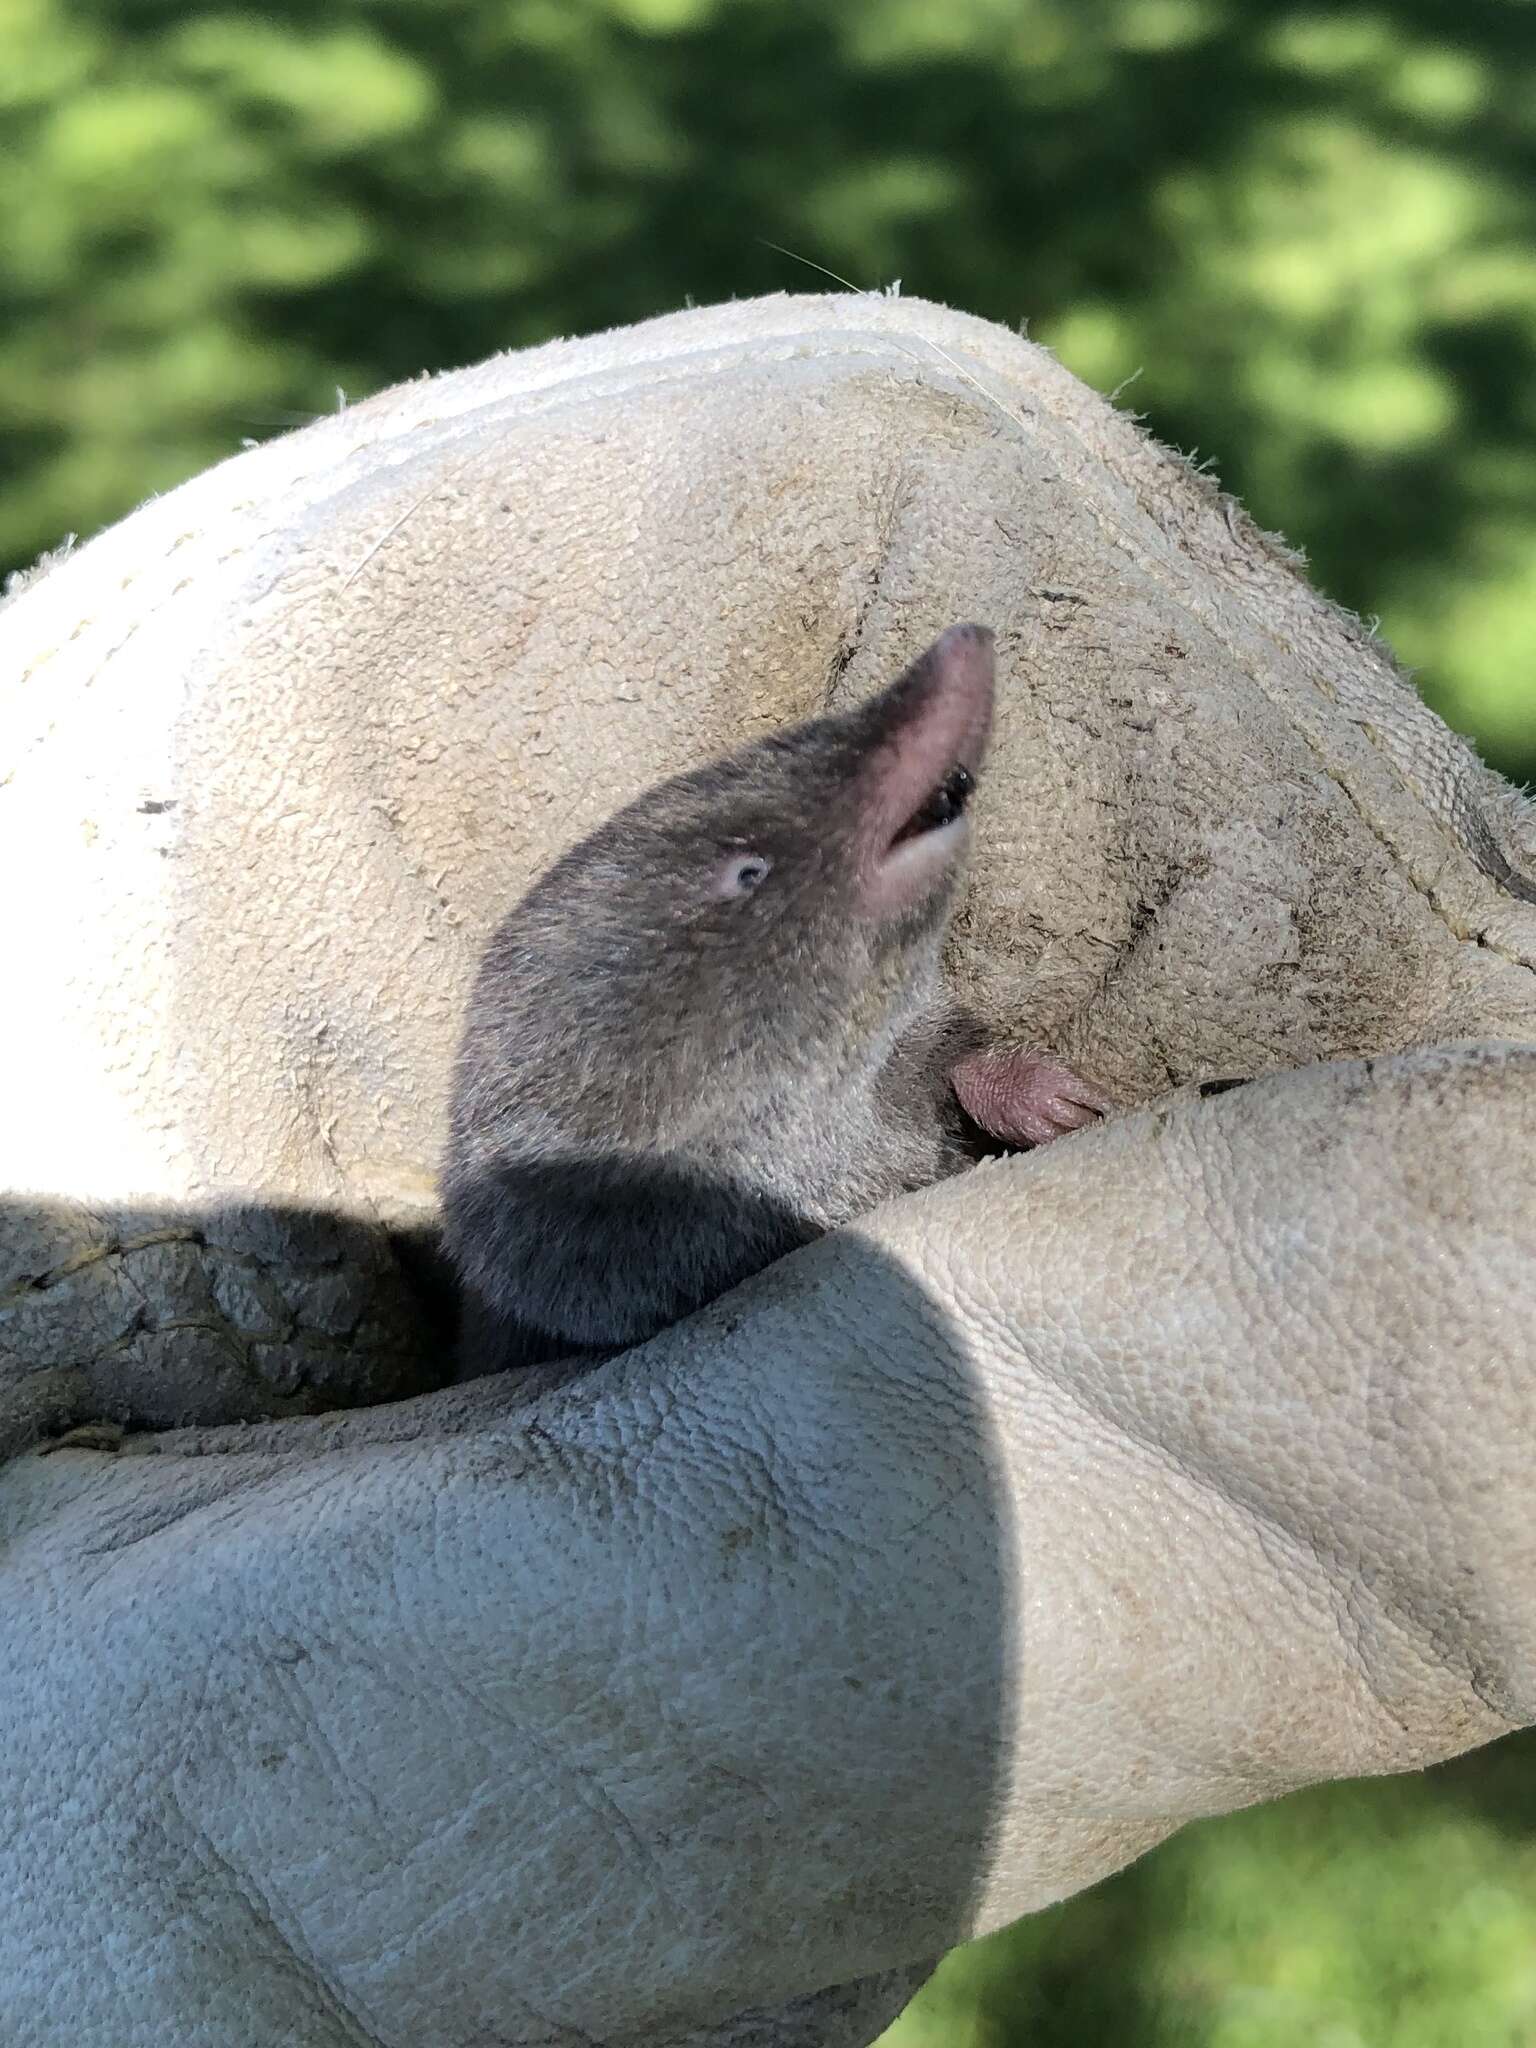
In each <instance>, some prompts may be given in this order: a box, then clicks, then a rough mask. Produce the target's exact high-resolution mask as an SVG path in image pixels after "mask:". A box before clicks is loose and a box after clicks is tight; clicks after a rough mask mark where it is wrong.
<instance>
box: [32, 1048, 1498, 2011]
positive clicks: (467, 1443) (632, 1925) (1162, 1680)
mask: <svg viewBox="0 0 1536 2048" xmlns="http://www.w3.org/2000/svg"><path fill="white" fill-rule="evenodd" d="M1533 1084H1536V1050H1532V1049H1528V1048H1513V1047H1507V1048H1501V1047H1497V1046H1487V1047H1481V1048H1471V1049H1465V1050H1461V1049H1458V1050H1452V1051H1447V1052H1440V1053H1428V1054H1421V1055H1403V1056H1399V1057H1396V1058H1392V1059H1385V1060H1381V1061H1378V1062H1375V1063H1371V1064H1357V1063H1344V1064H1340V1065H1337V1066H1332V1067H1324V1068H1315V1069H1312V1070H1309V1071H1307V1072H1303V1073H1299V1074H1295V1075H1288V1076H1283V1077H1279V1078H1276V1079H1272V1080H1269V1081H1266V1082H1262V1083H1258V1084H1255V1085H1254V1086H1253V1087H1251V1088H1248V1089H1242V1090H1238V1091H1236V1092H1235V1093H1232V1094H1228V1095H1223V1096H1221V1097H1218V1098H1216V1099H1214V1100H1211V1101H1206V1102H1201V1101H1198V1100H1193V1099H1185V1100H1183V1101H1181V1102H1178V1103H1176V1104H1173V1105H1172V1106H1170V1107H1166V1108H1161V1109H1156V1110H1151V1111H1146V1112H1143V1113H1141V1114H1139V1115H1136V1116H1134V1117H1129V1118H1126V1119H1123V1120H1122V1121H1120V1122H1118V1123H1115V1124H1111V1125H1108V1126H1106V1127H1103V1128H1101V1129H1100V1130H1098V1131H1095V1132H1090V1133H1086V1134H1082V1135H1079V1136H1075V1137H1073V1138H1070V1139H1065V1140H1062V1141H1061V1142H1059V1143H1058V1144H1057V1145H1055V1146H1053V1147H1052V1148H1050V1149H1049V1150H1048V1151H1046V1152H1044V1153H1041V1154H1039V1155H1036V1156H1032V1157H1027V1158H1023V1159H1018V1160H1012V1161H1007V1162H1002V1163H998V1164H993V1165H988V1166H985V1167H982V1168H979V1169H978V1170H977V1171H976V1173H974V1174H973V1175H970V1176H967V1177H962V1178H961V1179H958V1180H954V1181H950V1182H948V1183H945V1184H943V1185H942V1186H940V1187H937V1188H934V1189H932V1190H929V1191H927V1192H925V1193H923V1194H920V1195H917V1196H913V1197H908V1198H906V1199H904V1200H902V1201H901V1202H899V1203H896V1204H894V1205H892V1206H891V1207H889V1208H888V1209H886V1210H884V1211H882V1212H880V1213H879V1214H877V1215H875V1216H874V1217H872V1218H870V1219H869V1220H868V1222H867V1223H865V1224H863V1225H861V1226H860V1227H858V1228H857V1229H855V1230H851V1231H848V1232H844V1233H841V1234H839V1235H838V1236H835V1237H832V1238H829V1239H825V1240H823V1241H822V1242H821V1243H820V1244H818V1245H815V1246H812V1247H810V1248H808V1249H807V1250H806V1251H804V1252H801V1253H798V1254H796V1255H794V1256H793V1257H791V1258H789V1259H787V1260H785V1261H784V1262H783V1263H782V1264H781V1265H780V1266H778V1267H776V1268H774V1269H772V1270H771V1271H769V1272H768V1273H767V1274H765V1275H763V1276H760V1278H759V1279H758V1280H757V1281H755V1282H752V1283H749V1284H748V1285H747V1286H746V1287H744V1288H742V1289H740V1290H738V1291H737V1293H735V1294H734V1295H732V1296H729V1297H727V1298H726V1299H725V1300H723V1301H721V1302H719V1303H717V1304H715V1305H713V1306H712V1307H710V1308H709V1309H706V1310H705V1311H703V1312H702V1313H701V1314H700V1315H699V1316H697V1317H696V1318H694V1319H693V1320H692V1321H691V1322H689V1323H686V1324H683V1325H681V1326H679V1327H678V1328H677V1329H675V1330H673V1331H671V1332H668V1333H666V1334H665V1335H663V1336H662V1337H660V1338H658V1339H656V1340H654V1341H653V1342H652V1343H651V1344H649V1345H647V1346H645V1347H643V1348H642V1349H640V1350H638V1351H636V1352H633V1353H631V1354H629V1355H628V1356H627V1357H625V1358H621V1359H619V1360H616V1361H614V1362H612V1363H610V1364H608V1365H606V1366H603V1367H600V1368H599V1369H597V1370H596V1371H594V1372H592V1373H590V1374H589V1375H588V1376H587V1377H585V1378H583V1379H580V1380H578V1381H576V1382H575V1383H573V1384H567V1385H565V1386H563V1387H562V1386H554V1387H545V1389H544V1390H543V1391H542V1392H541V1391H539V1390H538V1389H537V1388H535V1389H534V1390H533V1391H532V1392H531V1393H527V1394H519V1393H512V1394H510V1395H509V1394H508V1393H507V1392H506V1391H504V1390H503V1388H502V1387H501V1385H500V1383H498V1382H494V1381H488V1382H482V1383H480V1384H479V1385H478V1386H472V1387H469V1388H465V1389H459V1390H455V1391H453V1392H450V1393H445V1394H439V1395H434V1396H428V1397H425V1398H424V1399H421V1400H419V1401H415V1402H408V1403H405V1404H401V1405H399V1406H396V1407H393V1408H385V1409H379V1410H376V1411H372V1412H371V1413H368V1414H362V1415H355V1416H348V1417H341V1418H334V1419H323V1420H315V1421H295V1422H289V1423H285V1424H283V1423H280V1424H272V1425H266V1426H263V1427H260V1428H256V1429H249V1428H248V1429H225V1430H214V1431H204V1432H188V1433H177V1434H171V1435H167V1436H163V1437H158V1438H153V1437H152V1438H145V1439H138V1440H134V1443H135V1448H134V1449H131V1450H130V1451H129V1452H127V1453H124V1454H119V1455H116V1456H114V1455H111V1454H106V1453H100V1452H95V1451H88V1450H64V1451H60V1452H57V1453H55V1454H52V1455H46V1454H32V1455H30V1456H28V1457H26V1458H23V1459H21V1460H19V1461H18V1462H17V1463H16V1464H14V1465H13V1466H12V1468H11V1471H10V1474H9V1478H8V1483H7V1487H6V1491H5V1494H4V1496H3V1500H4V1514H5V1526H4V1530H3V1540H4V1546H5V1548H4V1556H5V1561H6V1562H5V1571H4V1575H3V1580H0V1587H3V1594H4V1598H5V1601H6V1612H5V1616H4V1622H3V1630H4V1640H5V1643H6V1645H7V1652H6V1656H7V1675H6V1683H5V1685H4V1687H3V1689H0V1757H3V1758H4V1760H5V1769H6V1772H7V1783H6V1795H5V1796H6V1811H7V1813H8V1815H9V1816H10V1817H11V1824H10V1825H9V1826H8V1828H7V1830H6V1838H5V1841H4V1843H3V1845H0V1861H3V1863H4V1866H5V1882H4V1887H3V1889H0V1897H3V1898H4V1899H5V1901H6V1906H5V1909H4V1911H3V1913H0V1983H3V1984H4V1985H5V1986H6V1987H7V1998H6V2007H7V2016H8V2026H7V2039H8V2040H9V2041H14V2042H16V2043H17V2044H18V2048H31V2044H40V2043H49V2044H52V2043H54V2042H62V2041H64V2040H66V2039H68V2040H70V2041H72V2042H80V2043H85V2044H93V2043H97V2042H100V2043H102V2044H107V2043H111V2044H113V2048H117V2044H121V2043H125V2042H133V2041H138V2040H146V2041H147V2040H150V2039H155V2040H162V2041H163V2040H174V2041H176V2042H177V2043H183V2042H185V2043H203V2042H207V2043H210V2044H211V2043H213V2042H221V2043H251V2044H253V2048H254V2044H256V2043H265V2042H271V2041H275V2040H279V2039H289V2038H295V2039H297V2038H302V2039H303V2040H304V2041H305V2042H306V2043H308V2044H314V2048H328V2044H330V2043H333V2042H334V2043H337V2044H342V2043H347V2044H351V2043H355V2042H362V2041H366V2042H370V2043H380V2044H383V2043H389V2044H398V2048H411V2044H415V2043H418V2042H421V2041H427V2040H430V2041H432V2042H433V2043H438V2044H444V2048H459V2044H465V2048H467V2044H470V2043H479V2042H482V2041H485V2040H487V2039H492V2038H494V2039H496V2040H499V2041H508V2042H515V2043H519V2044H528V2048H532V2044H534V2043H536V2042H538V2043H543V2042H549V2041H567V2040H569V2041H584V2040H593V2039H601V2040H604V2041H672V2040H681V2039H686V2040H690V2041H691V2040H703V2039H716V2038H718V2039H721V2040H737V2039H743V2038H746V2039H754V2038H758V2036H757V2035H755V2034H753V2033H752V2032H751V2031H749V2030H748V2031H743V2030H742V2029H736V2030H734V2031H733V2030H732V2029H731V2028H730V2027H726V2028H725V2030H724V2031H722V2032H720V2033H719V2034H718V2035H717V2034H714V2033H712V2032H710V2031H709V2029H710V2027H711V2026H712V2025H714V2024H723V2022H724V2021H725V2020H726V2018H727V2016H729V2015H730V2014H732V2013H737V2012H740V2011H741V2010H742V2009H744V2008H745V2009H751V2008H761V2007H771V2006H774V2005H777V2004H779V2003H780V2002H784V2003H788V2002H791V2001H793V2000H794V1999H796V1998H797V1997H799V1996H802V1995H803V1994H805V1993H807V1992H809V1991H812V1990H814V1988H815V1987H816V1986H817V1985H820V1984H825V1983H841V1982H844V1981H846V1980H848V1979H849V1978H854V1977H864V1976H866V1975H874V1974H875V1973H878V1972H882V1971H888V1970H892V1969H895V1968H898V1967H899V1966H900V1965H902V1964H903V1963H916V1962H920V1960H921V1959H922V1958H924V1957H926V1956H931V1955H932V1954H933V1953H935V1952H936V1951H937V1950H939V1949H941V1948H942V1947H944V1946H945V1945H947V1944H948V1943H950V1942H952V1941H954V1940H957V1939H959V1938H961V1937H962V1936H964V1935H967V1934H970V1933H973V1932H977V1931H980V1930H982V1929H985V1928H989V1927H994V1926H997V1925H998V1924H1000V1923H1001V1922H1003V1921H1005V1920H1007V1919H1008V1918H1010V1917H1012V1916H1013V1915H1016V1914H1018V1913H1020V1912H1023V1911H1027V1910H1028V1909H1030V1908H1031V1907H1035V1906H1039V1905H1041V1904H1043V1903H1044V1902H1045V1901H1047V1900H1050V1899H1054V1898H1058V1897H1060V1896H1062V1895H1063V1894H1065V1893H1069V1892H1071V1891H1073V1890H1075V1889H1076V1888H1077V1887H1079V1886H1081V1885H1084V1884H1086V1883H1089V1882H1091V1881H1092V1880H1093V1879H1094V1878H1096V1877H1098V1876H1099V1875H1101V1874H1102V1873H1104V1872H1106V1871H1109V1870H1112V1869H1114V1868H1115V1867H1117V1866H1118V1865H1119V1864H1121V1863H1123V1862H1125V1861H1126V1860H1127V1859H1129V1858H1130V1857H1132V1856H1134V1855H1136V1854H1137V1853H1139V1852H1140V1851H1141V1850H1143V1849H1144V1848H1146V1847H1147V1846H1148V1845H1149V1844H1151V1843H1153V1842H1155V1841H1157V1840H1158V1839H1159V1838H1160V1837H1162V1836H1163V1835H1165V1834H1166V1833H1167V1832H1168V1831H1169V1830H1170V1829H1172V1828H1174V1827H1177V1826H1178V1825H1179V1824H1180V1822H1181V1821H1184V1820H1187V1819H1189V1818H1191V1817H1193V1816H1195V1815H1199V1814H1209V1813H1216V1812H1221V1811H1224V1810H1226V1809H1227V1808H1230V1807H1234V1806H1240V1805H1243V1804H1246V1803H1249V1802H1251V1801H1253V1800H1256V1799H1262V1798H1266V1797H1269V1796H1272V1795H1274V1794H1276V1793H1279V1792H1282V1791H1285V1790H1287V1789H1289V1788H1290V1787H1292V1786H1296V1785H1299V1784H1303V1783H1306V1782H1308V1781H1309V1780H1312V1779H1315V1778H1321V1777H1331V1776H1335V1775H1338V1774H1343V1773H1350V1774H1353V1773H1359V1772H1367V1771H1384V1770H1403V1769H1408V1768H1412V1767H1414V1766H1416V1765H1420V1764H1423V1763H1425V1762H1428V1761H1430V1760H1431V1759H1433V1758H1437V1757H1442V1756H1445V1755H1448V1754H1451V1753H1452V1752H1454V1751H1456V1750H1458V1749H1461V1748H1463V1747H1466V1746H1468V1745H1469V1744H1472V1743H1475V1742H1478V1741H1481V1740H1485V1739H1487V1738H1488V1737H1490V1736H1493V1735H1495V1734H1497V1733H1499V1732H1500V1731H1502V1730H1503V1729H1505V1728H1506V1727H1508V1726H1510V1725H1511V1724H1513V1723H1516V1722H1521V1721H1526V1720H1529V1719H1530V1718H1532V1716H1533V1713H1536V1516H1533V1514H1532V1511H1531V1510H1532V1501H1531V1485H1530V1472H1531V1468H1532V1460H1533V1454H1536V1372H1533V1366H1536V1340H1533V1337H1532V1318H1531V1316H1530V1314H1529V1308H1530V1304H1531V1300H1532V1290H1533V1284H1536V1228H1533V1225H1536V1213H1533V1207H1536V1205H1533V1198H1532V1195H1531V1191H1530V1180H1529V1175H1528V1172H1527V1170H1526V1169H1527V1167H1528V1162H1529V1159H1530V1157H1531V1148H1532V1145H1533V1143H1536V1085H1533ZM1447 1131H1454V1132H1455V1133H1456V1134H1457V1137H1458V1143H1457V1144H1456V1145H1455V1146H1454V1147H1447V1146H1445V1145H1444V1144H1436V1143H1434V1142H1428V1141H1429V1140H1430V1139H1431V1136H1432V1134H1434V1133H1440V1134H1444V1133H1446V1132H1447ZM899 1988H900V1989H904V1988H905V1983H902V1985H901V1986H900V1987H899ZM896 2002H897V2003H899V2002H900V2001H899V1996H898V1997H897V1999H896ZM849 2010H850V2008H849V2006H848V2002H847V2001H846V2000H844V2001H843V2004H842V2006H841V2008H838V2007H836V2006H835V2005H828V2006H825V2007H823V2006H821V2005H818V2006H815V2007H813V2008H812V2015H813V2017H812V2019H811V2021H810V2023H809V2025H808V2031H804V2032H797V2031H795V2029H794V2027H793V2026H791V2025H789V2024H788V2023H787V2022H786V2023H785V2024H784V2025H783V2026H780V2025H778V2024H777V2023H775V2024H774V2025H771V2026H769V2028H768V2030H767V2031H766V2032H765V2033H763V2034H762V2035H761V2038H763V2039H765V2040H774V2041H777V2040H799V2039H805V2040H807V2041H822V2040H825V2041H845V2042H849V2043H852V2042H862V2041H864V2040H866V2039H868V2038H870V2036H871V2035H872V2033H873V2032H874V2031H875V2027H876V2026H877V2025H878V2017H877V2018H876V2020H875V2023H874V2024H870V2022H869V2017H868V2014H867V2012H865V2013H861V2012H860V2011H859V2009H858V2003H857V2001H855V2002H854V2004H853V2006H852V2008H851V2010H852V2015H853V2016H852V2019H851V2021H847V2015H848V2012H849ZM802 2017H803V2014H802ZM845 2021H847V2023H846V2024H845Z"/></svg>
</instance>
